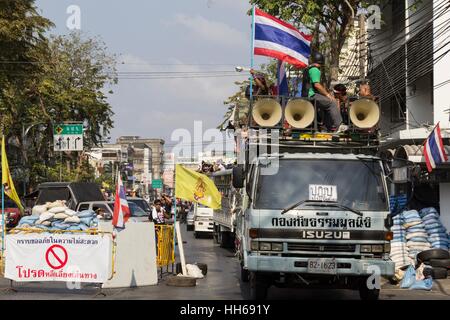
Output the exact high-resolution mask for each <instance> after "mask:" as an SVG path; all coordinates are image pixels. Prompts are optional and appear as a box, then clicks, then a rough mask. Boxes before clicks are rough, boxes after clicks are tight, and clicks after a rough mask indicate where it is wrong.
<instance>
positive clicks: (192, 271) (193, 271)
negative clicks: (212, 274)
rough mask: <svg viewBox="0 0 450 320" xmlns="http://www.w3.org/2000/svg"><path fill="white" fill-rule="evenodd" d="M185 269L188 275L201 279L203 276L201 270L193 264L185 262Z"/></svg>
mask: <svg viewBox="0 0 450 320" xmlns="http://www.w3.org/2000/svg"><path fill="white" fill-rule="evenodd" d="M186 271H187V274H188V276H189V277H193V278H197V279H202V278H203V277H204V275H203V273H202V270H200V268H199V267H198V266H196V265H195V264H187V265H186Z"/></svg>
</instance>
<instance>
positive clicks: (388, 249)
mask: <svg viewBox="0 0 450 320" xmlns="http://www.w3.org/2000/svg"><path fill="white" fill-rule="evenodd" d="M384 252H387V253H390V252H391V244H390V243H385V244H384Z"/></svg>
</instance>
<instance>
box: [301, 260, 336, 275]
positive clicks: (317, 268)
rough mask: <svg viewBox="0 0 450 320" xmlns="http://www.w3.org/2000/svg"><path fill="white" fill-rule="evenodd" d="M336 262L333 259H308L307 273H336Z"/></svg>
mask: <svg viewBox="0 0 450 320" xmlns="http://www.w3.org/2000/svg"><path fill="white" fill-rule="evenodd" d="M336 269H337V263H336V261H335V260H333V259H310V260H308V272H309V273H324V274H336Z"/></svg>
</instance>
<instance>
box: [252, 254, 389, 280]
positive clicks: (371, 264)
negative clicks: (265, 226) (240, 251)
mask: <svg viewBox="0 0 450 320" xmlns="http://www.w3.org/2000/svg"><path fill="white" fill-rule="evenodd" d="M309 259H311V258H292V257H276V256H255V255H248V256H247V261H248V264H247V267H248V270H249V271H252V272H257V271H259V272H280V273H300V274H314V273H311V272H308V267H307V265H308V260H309ZM335 260H336V262H337V265H338V267H337V270H336V275H342V276H369V275H372V274H374V273H376V272H379V275H380V276H383V277H392V276H394V274H395V264H394V262H392V261H386V260H381V259H361V260H359V259H353V258H336V259H335Z"/></svg>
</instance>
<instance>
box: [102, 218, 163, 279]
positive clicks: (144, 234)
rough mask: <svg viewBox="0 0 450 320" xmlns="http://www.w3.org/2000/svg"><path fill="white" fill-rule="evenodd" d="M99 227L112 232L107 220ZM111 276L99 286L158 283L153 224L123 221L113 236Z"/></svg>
mask: <svg viewBox="0 0 450 320" xmlns="http://www.w3.org/2000/svg"><path fill="white" fill-rule="evenodd" d="M99 229H100V230H102V231H107V232H112V229H113V228H112V224H111V222H100V223H99ZM115 243H116V244H117V246H116V251H115V252H116V254H115V257H114V259H112V260H113V261H114V262H115V266H114V276H113V277H112V279H110V280H108V281H107V282H105V283H103V285H102V288H130V287H140V286H150V285H156V284H158V269H157V263H156V243H155V227H154V224H153V223H150V222H127V224H126V226H125V229H124V230H121V231H118V232H117V233H116V237H115Z"/></svg>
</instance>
